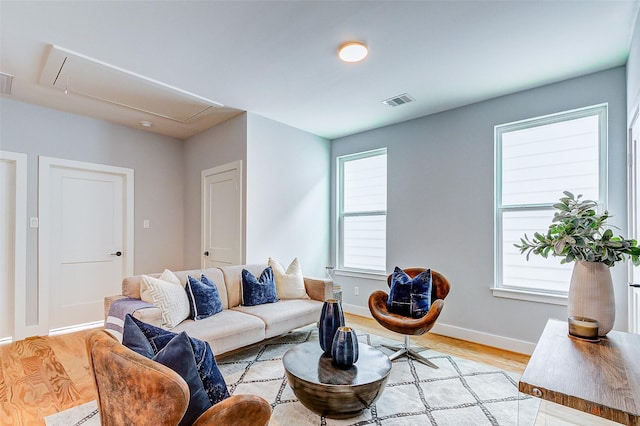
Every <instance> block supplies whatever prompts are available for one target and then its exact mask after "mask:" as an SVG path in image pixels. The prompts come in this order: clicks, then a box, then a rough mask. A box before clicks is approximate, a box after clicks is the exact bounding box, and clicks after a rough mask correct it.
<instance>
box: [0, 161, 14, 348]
mask: <svg viewBox="0 0 640 426" xmlns="http://www.w3.org/2000/svg"><path fill="white" fill-rule="evenodd" d="M15 205H16V164H15V162H13V161H4V160H2V161H0V340H6V339H9V338H11V337H12V336H13V327H14V312H13V310H14V308H13V302H14V299H15V296H14V285H13V279H14V275H15V261H14V259H15V230H16V228H15V219H16V215H15Z"/></svg>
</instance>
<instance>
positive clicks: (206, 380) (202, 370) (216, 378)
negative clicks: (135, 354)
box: [131, 317, 229, 404]
mask: <svg viewBox="0 0 640 426" xmlns="http://www.w3.org/2000/svg"><path fill="white" fill-rule="evenodd" d="M131 318H132V319H133V321H134V322H135V323H136V325H137V326H138V327H139V328H140V330H141V331H142V333H143V334H144V335H145V337H146V338H147V340H148V341H149V343H150V344H151V346H152V347H153V351H154V353H156V354H157V353H158V352H159V351H161V350H162V349H163V348H164V347H165V346H166V345H167V344H168V343H169V342H170V341H171V339H173V338H174V337H175V336H176V335H177V333H173V332H171V331H168V330H164V329H162V328H158V327H154V326H152V325H150V324H147V323H144V322H142V321H139V320H137V319H135V318H133V317H131ZM187 334H188V333H187ZM189 342H190V343H191V346H192V349H193V354H194V357H195V362H196V366H197V368H198V375H199V376H200V379H201V380H202V384H203V385H204V389H205V391H206V392H207V395H208V397H209V400H210V401H211V404H216V403H217V402H219V401H222V400H223V399H225V398H228V397H229V391H228V390H227V384H226V383H225V381H224V378H223V377H222V374H221V373H220V370H219V369H218V365H217V364H216V359H215V357H214V356H213V352H212V350H211V346H210V345H209V343H208V342H206V341H203V340H200V339H198V338H195V337H190V338H189Z"/></svg>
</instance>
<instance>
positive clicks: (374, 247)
mask: <svg viewBox="0 0 640 426" xmlns="http://www.w3.org/2000/svg"><path fill="white" fill-rule="evenodd" d="M338 170H339V176H338V179H339V188H340V190H339V200H338V205H339V218H338V220H339V232H338V242H339V244H338V257H339V267H340V268H341V269H351V270H360V271H374V272H384V271H385V270H386V232H387V221H386V215H387V153H386V149H381V150H375V151H370V152H365V153H359V154H354V155H349V156H344V157H340V158H338Z"/></svg>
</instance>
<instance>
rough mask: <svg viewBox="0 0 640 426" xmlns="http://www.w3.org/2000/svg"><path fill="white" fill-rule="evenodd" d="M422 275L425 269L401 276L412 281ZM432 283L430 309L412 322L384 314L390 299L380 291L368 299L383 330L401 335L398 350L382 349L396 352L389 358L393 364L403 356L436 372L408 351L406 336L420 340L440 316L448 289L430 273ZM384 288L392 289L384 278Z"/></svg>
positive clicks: (409, 348)
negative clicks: (402, 336) (401, 339)
mask: <svg viewBox="0 0 640 426" xmlns="http://www.w3.org/2000/svg"><path fill="white" fill-rule="evenodd" d="M423 271H425V269H424V268H408V269H404V272H405V273H406V274H407V275H409V276H410V277H411V278H414V277H415V276H416V275H418V274H420V273H421V272H423ZM431 280H432V290H431V307H430V308H429V312H427V314H426V315H425V316H423V317H422V318H411V317H406V316H403V315H398V314H395V313H393V312H389V311H388V310H387V300H388V299H389V295H388V294H387V293H385V292H384V291H382V290H376V291H374V292H373V293H371V295H370V296H369V310H370V311H371V315H373V318H374V319H375V320H376V321H378V323H379V324H380V325H381V326H383V327H384V328H386V329H388V330H391V331H395V332H396V333H400V334H403V335H404V345H402V346H400V347H394V346H387V345H384V346H385V347H387V348H389V349H391V350H394V351H396V352H395V353H394V354H393V355H391V356H390V357H389V359H390V360H392V361H393V360H394V359H396V358H398V357H400V356H403V355H404V356H407V357H410V358H412V359H414V360H416V361H418V362H421V363H423V364H426V365H428V366H430V367H433V368H438V366H437V365H435V364H434V363H432V362H431V361H429V360H428V359H426V358H425V357H423V356H422V355H420V354H419V353H418V352H416V351H414V350H413V349H411V346H410V344H411V343H410V340H409V336H420V335H422V334H425V333H426V332H427V331H429V330H431V328H432V327H433V326H434V325H435V323H436V320H437V319H438V317H439V316H440V312H442V308H443V307H444V298H445V297H447V295H448V294H449V290H450V289H451V286H450V285H449V281H447V279H446V278H445V277H444V276H443V275H442V274H440V273H438V272H436V271H434V270H433V269H432V270H431ZM387 284H388V285H389V287H391V275H389V276H388V277H387Z"/></svg>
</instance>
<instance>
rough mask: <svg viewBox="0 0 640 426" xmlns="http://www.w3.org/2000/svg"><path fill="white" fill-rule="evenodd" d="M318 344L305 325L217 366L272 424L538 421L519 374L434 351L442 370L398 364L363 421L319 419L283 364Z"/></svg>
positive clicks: (372, 341)
mask: <svg viewBox="0 0 640 426" xmlns="http://www.w3.org/2000/svg"><path fill="white" fill-rule="evenodd" d="M317 340H318V331H317V328H316V327H313V326H309V327H305V328H302V329H298V330H294V331H293V332H291V333H288V334H286V335H283V336H280V337H277V338H275V339H272V340H269V341H266V342H263V343H261V344H257V345H254V346H252V347H250V348H248V349H246V350H243V351H242V352H240V353H238V354H235V355H231V356H227V357H223V358H221V359H219V360H218V365H219V367H220V370H221V371H222V374H223V375H224V377H225V380H226V382H227V386H228V387H229V391H230V392H231V393H233V394H239V393H251V394H257V395H260V396H262V397H263V398H265V399H266V400H267V401H269V403H271V406H272V407H273V415H272V418H271V422H270V425H273V426H280V425H287V426H292V425H296V426H297V425H322V426H324V425H327V426H333V425H336V426H338V425H340V426H343V425H438V426H448V425H455V426H461V425H473V426H479V425H533V424H534V422H535V417H536V415H537V412H538V408H539V405H540V401H539V400H538V399H535V398H532V397H530V396H527V395H524V394H521V393H519V392H518V379H519V375H518V374H515V373H508V372H505V371H502V370H499V369H497V368H495V367H491V366H487V365H483V364H480V363H477V362H473V361H468V360H465V359H462V358H458V357H454V356H451V355H446V354H443V353H439V352H436V351H433V350H425V351H423V352H421V353H422V354H423V355H425V356H426V357H427V358H428V359H429V360H431V361H432V362H433V363H435V364H436V365H438V367H439V368H438V369H433V368H430V367H428V366H426V365H424V364H421V363H419V362H414V361H413V360H408V359H407V358H400V359H397V360H395V361H393V366H392V369H391V374H390V377H389V381H388V382H387V385H386V387H385V389H384V392H383V393H382V396H381V397H380V399H378V401H377V402H376V403H375V405H374V406H372V407H370V408H368V409H366V410H365V411H364V412H363V413H362V414H361V415H360V416H358V417H354V418H351V419H344V420H336V419H329V418H324V417H321V416H318V415H317V414H315V413H313V412H312V411H310V410H308V409H307V408H305V407H304V406H303V405H302V404H301V403H300V402H298V400H297V398H296V397H295V395H294V394H293V391H292V390H291V388H290V387H289V386H288V384H287V379H286V378H285V373H284V368H283V366H282V356H283V355H284V353H285V352H286V351H287V350H288V349H289V348H291V347H293V346H295V345H298V344H300V343H303V342H307V341H317ZM358 340H359V341H360V342H362V343H366V344H368V345H370V346H373V347H377V348H379V349H380V350H381V351H383V352H385V353H386V354H391V353H392V351H391V350H389V349H386V348H384V347H381V346H380V345H381V344H383V343H385V344H390V345H398V344H399V342H397V341H393V340H390V339H386V338H383V337H380V336H376V335H373V334H366V333H362V334H359V335H358Z"/></svg>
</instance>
